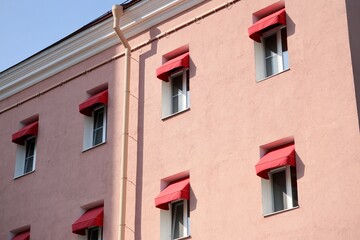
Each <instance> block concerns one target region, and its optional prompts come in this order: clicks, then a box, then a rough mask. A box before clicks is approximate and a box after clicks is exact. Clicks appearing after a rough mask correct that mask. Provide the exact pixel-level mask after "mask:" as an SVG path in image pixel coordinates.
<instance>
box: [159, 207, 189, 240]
mask: <svg viewBox="0 0 360 240" xmlns="http://www.w3.org/2000/svg"><path fill="white" fill-rule="evenodd" d="M179 202H183V207H184V209H183V214H184V215H183V219H185V221H184V228H183V233H184V234H183V236H181V237H179V238H174V237H173V236H174V228H173V227H174V223H173V217H174V216H173V206H172V205H173V204H177V203H179ZM189 210H190V209H189V200H179V201H173V202H171V203H169V210H160V240H180V239H186V238H189V237H190V211H189Z"/></svg>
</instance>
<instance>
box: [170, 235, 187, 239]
mask: <svg viewBox="0 0 360 240" xmlns="http://www.w3.org/2000/svg"><path fill="white" fill-rule="evenodd" d="M190 238H191V236H190V235H188V236H185V237H179V238H175V239H174V240H181V239H190Z"/></svg>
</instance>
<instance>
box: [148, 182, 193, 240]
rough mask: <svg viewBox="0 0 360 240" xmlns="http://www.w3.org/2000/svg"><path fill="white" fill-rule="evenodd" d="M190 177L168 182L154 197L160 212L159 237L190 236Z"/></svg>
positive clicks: (178, 237)
mask: <svg viewBox="0 0 360 240" xmlns="http://www.w3.org/2000/svg"><path fill="white" fill-rule="evenodd" d="M189 202H190V179H189V178H188V177H186V178H183V179H181V180H177V181H173V182H171V183H169V184H168V185H167V186H166V187H165V188H164V189H163V190H162V191H161V192H160V194H159V195H158V196H157V197H156V198H155V206H156V207H157V208H160V209H162V210H161V212H160V221H161V222H160V228H161V229H160V230H161V231H160V239H161V240H165V239H172V240H173V239H181V238H184V237H188V236H190V210H189Z"/></svg>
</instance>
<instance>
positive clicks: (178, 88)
mask: <svg viewBox="0 0 360 240" xmlns="http://www.w3.org/2000/svg"><path fill="white" fill-rule="evenodd" d="M182 94H183V75H182V74H179V75H177V76H174V77H172V80H171V98H172V113H176V112H178V111H180V110H181V109H182V106H181V104H182V99H181V95H182Z"/></svg>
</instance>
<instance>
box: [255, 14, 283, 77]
mask: <svg viewBox="0 0 360 240" xmlns="http://www.w3.org/2000/svg"><path fill="white" fill-rule="evenodd" d="M249 36H250V38H252V39H253V40H254V44H255V64H256V66H255V67H256V80H257V81H261V80H263V79H266V78H268V77H270V76H273V75H275V74H278V73H280V72H283V71H285V70H288V69H289V56H288V47H287V31H286V13H285V9H284V8H283V9H281V10H278V11H276V12H274V13H272V14H270V15H268V16H266V17H263V18H261V19H259V20H258V21H257V22H255V23H254V24H253V25H252V26H251V27H250V28H249Z"/></svg>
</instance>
